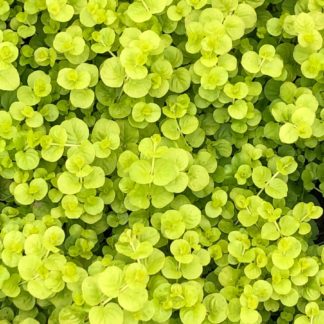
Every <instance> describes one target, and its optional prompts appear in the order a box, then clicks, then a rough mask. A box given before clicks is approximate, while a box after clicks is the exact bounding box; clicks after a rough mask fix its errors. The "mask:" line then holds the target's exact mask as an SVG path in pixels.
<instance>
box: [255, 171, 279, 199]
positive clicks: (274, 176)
mask: <svg viewBox="0 0 324 324" xmlns="http://www.w3.org/2000/svg"><path fill="white" fill-rule="evenodd" d="M279 173H280V172H279V171H277V172H276V173H275V174H274V175H273V176H272V178H271V179H270V180H269V181H268V182H267V183H266V184H265V186H264V187H263V188H262V189H261V190H260V191H259V192H258V194H257V196H260V195H261V194H262V192H263V190H264V188H265V187H266V186H268V185H269V184H270V182H271V181H272V180H273V179H274V178H276V177H277V176H278V175H279Z"/></svg>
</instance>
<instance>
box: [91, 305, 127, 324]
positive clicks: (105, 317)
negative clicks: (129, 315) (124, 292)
mask: <svg viewBox="0 0 324 324" xmlns="http://www.w3.org/2000/svg"><path fill="white" fill-rule="evenodd" d="M123 320H124V314H123V311H122V309H121V308H120V307H119V306H118V305H117V304H115V303H109V304H107V305H105V306H95V307H92V308H91V309H90V311H89V322H90V323H91V324H95V323H98V324H108V323H112V322H114V323H116V324H122V323H123Z"/></svg>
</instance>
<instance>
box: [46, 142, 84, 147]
mask: <svg viewBox="0 0 324 324" xmlns="http://www.w3.org/2000/svg"><path fill="white" fill-rule="evenodd" d="M51 145H52V146H66V147H79V146H80V144H68V143H66V144H63V145H62V144H58V143H51Z"/></svg>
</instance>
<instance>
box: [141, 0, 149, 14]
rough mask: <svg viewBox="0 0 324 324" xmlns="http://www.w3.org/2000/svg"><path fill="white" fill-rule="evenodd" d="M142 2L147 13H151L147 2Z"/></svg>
mask: <svg viewBox="0 0 324 324" xmlns="http://www.w3.org/2000/svg"><path fill="white" fill-rule="evenodd" d="M141 2H142V4H143V7H144V8H145V10H146V11H147V12H150V9H149V7H148V6H147V4H146V2H145V1H144V0H141Z"/></svg>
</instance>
